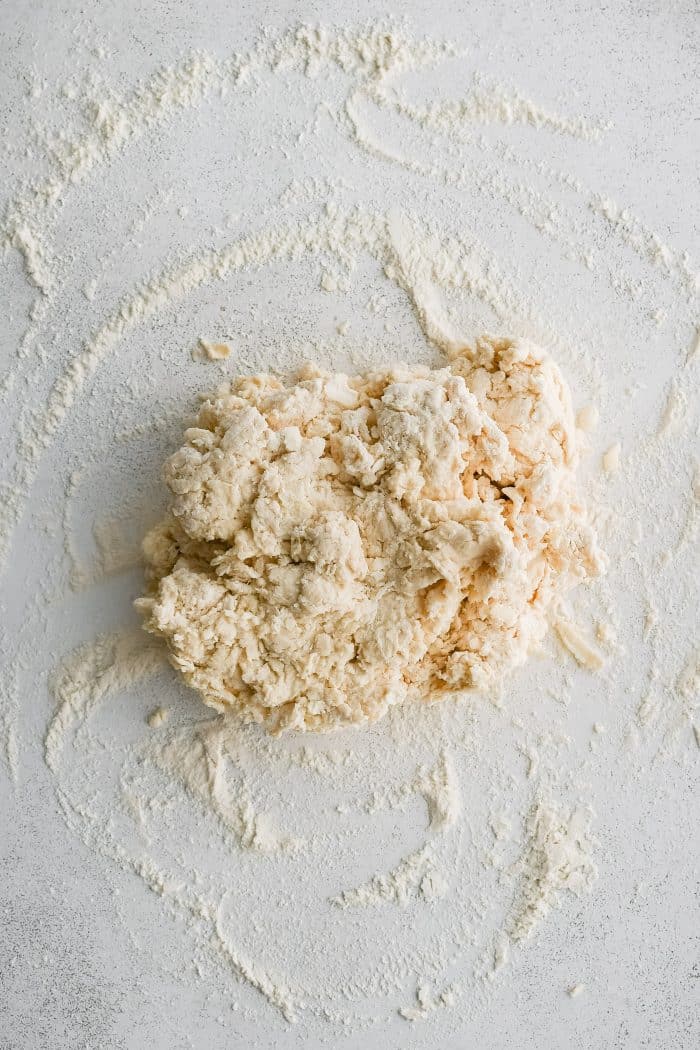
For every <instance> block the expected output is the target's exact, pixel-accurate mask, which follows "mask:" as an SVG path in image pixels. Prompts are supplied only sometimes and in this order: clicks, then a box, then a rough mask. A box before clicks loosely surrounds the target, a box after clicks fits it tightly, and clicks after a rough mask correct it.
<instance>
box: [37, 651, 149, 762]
mask: <svg viewBox="0 0 700 1050" xmlns="http://www.w3.org/2000/svg"><path fill="white" fill-rule="evenodd" d="M162 666H163V659H162V654H161V653H160V652H159V651H158V648H157V647H155V646H153V645H149V644H144V642H143V640H142V639H141V638H140V637H139V635H138V633H134V632H129V633H120V634H116V635H105V636H102V637H100V638H97V639H96V640H95V641H94V642H93V643H91V644H89V645H84V646H81V647H80V648H79V649H78V650H77V651H76V652H75V654H74V655H73V656H72V657H71V659H70V660H69V661H68V663H67V664H66V665H65V666H64V667H63V668H61V670H60V671H59V672H57V673H56V675H55V677H54V681H53V687H52V688H53V693H54V696H55V702H56V709H55V711H54V713H53V716H52V718H51V721H50V723H49V728H48V730H47V733H46V739H45V741H44V753H45V757H46V764H47V765H48V767H49V769H51V770H54V771H55V770H56V769H57V768H58V766H59V764H60V762H61V760H62V757H63V753H64V750H65V747H66V744H67V742H68V737H69V734H70V733H71V731H72V730H79V728H80V726H81V724H82V723H83V722H84V721H85V719H86V718H87V717H88V715H90V714H91V713H92V711H93V710H94V708H95V707H96V706H97V705H98V704H99V703H100V702H101V701H102V700H104V698H105V697H107V696H108V695H109V694H110V693H113V692H117V691H119V690H124V689H126V688H128V687H129V686H131V685H134V684H135V683H137V682H139V681H141V680H142V679H144V678H146V677H148V676H150V675H152V674H156V673H157V672H158V671H159V670H160V669H161V668H162Z"/></svg>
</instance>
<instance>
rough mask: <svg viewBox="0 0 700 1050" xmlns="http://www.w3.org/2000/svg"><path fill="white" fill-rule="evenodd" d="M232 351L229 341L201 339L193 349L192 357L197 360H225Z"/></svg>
mask: <svg viewBox="0 0 700 1050" xmlns="http://www.w3.org/2000/svg"><path fill="white" fill-rule="evenodd" d="M230 353H231V347H230V346H229V345H228V343H209V342H207V340H206V339H200V340H199V342H198V343H197V346H196V348H195V349H194V350H193V351H192V357H193V358H194V359H195V360H197V361H203V360H205V359H208V360H209V361H224V360H225V359H226V358H227V357H229V355H230Z"/></svg>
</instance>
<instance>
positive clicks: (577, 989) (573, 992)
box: [566, 984, 586, 999]
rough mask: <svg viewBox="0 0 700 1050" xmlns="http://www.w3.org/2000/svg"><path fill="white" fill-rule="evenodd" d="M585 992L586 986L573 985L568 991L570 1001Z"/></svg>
mask: <svg viewBox="0 0 700 1050" xmlns="http://www.w3.org/2000/svg"><path fill="white" fill-rule="evenodd" d="M585 990H586V986H585V984H573V985H572V986H571V988H569V989H567V993H566V994H567V995H568V996H569V998H570V999H577V998H578V996H579V995H582V994H583V992H585Z"/></svg>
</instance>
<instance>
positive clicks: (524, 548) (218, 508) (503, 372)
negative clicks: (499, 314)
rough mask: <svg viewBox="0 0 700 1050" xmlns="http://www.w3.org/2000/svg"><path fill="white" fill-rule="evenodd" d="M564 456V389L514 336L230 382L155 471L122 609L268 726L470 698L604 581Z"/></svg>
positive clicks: (568, 433) (210, 692)
mask: <svg viewBox="0 0 700 1050" xmlns="http://www.w3.org/2000/svg"><path fill="white" fill-rule="evenodd" d="M577 459H578V456H577V449H576V426H575V421H574V417H573V412H572V408H571V400H570V396H569V392H568V389H567V387H566V384H565V383H564V380H563V378H562V376H561V373H560V372H559V370H558V368H557V366H556V365H555V364H554V363H553V362H552V361H551V359H550V358H549V357H548V356H547V355H546V354H545V353H544V352H543V351H542V350H540V349H539V348H538V347H536V346H534V345H533V344H532V343H530V342H527V341H512V340H496V339H492V338H490V337H485V338H483V339H481V340H479V341H478V342H477V344H476V345H475V346H474V347H471V348H465V349H463V350H460V351H459V352H457V353H455V354H454V355H453V356H452V357H451V359H450V361H449V363H448V365H447V366H446V367H444V368H440V369H433V370H431V369H429V368H427V367H408V366H403V365H400V366H396V367H391V368H388V369H387V370H386V371H373V372H367V373H365V374H363V375H358V376H346V375H331V374H329V373H327V372H323V371H320V370H318V369H316V368H312V367H310V366H307V367H306V368H305V369H304V370H302V372H300V373H299V374H298V375H297V376H296V377H295V379H294V380H293V381H289V382H284V381H282V380H280V379H278V378H276V377H274V376H272V375H257V376H247V377H239V378H236V379H234V380H233V381H232V382H231V383H230V384H226V385H224V386H222V387H220V388H219V389H218V390H217V392H216V393H215V394H214V395H213V396H211V397H210V398H209V399H208V400H206V401H205V402H204V403H203V405H202V407H201V409H200V412H199V416H198V418H197V423H196V426H194V427H192V428H190V429H188V430H187V431H186V432H185V443H184V445H183V446H182V448H181V449H180V450H179V451H178V452H176V453H175V455H173V456H172V457H171V458H170V459H169V460H168V461H167V463H166V465H165V480H166V483H167V485H168V487H169V488H170V491H171V493H172V506H171V513H170V515H169V516H168V517H167V519H166V520H165V521H163V522H162V523H161V524H160V525H158V526H156V528H155V529H153V530H152V531H151V532H150V533H149V534H148V536H147V537H146V540H145V541H144V553H145V558H146V564H147V574H148V591H147V594H146V596H145V597H143V598H141V599H139V600H138V602H137V606H138V607H139V608H140V610H141V612H142V614H143V616H144V625H145V627H146V629H147V630H148V631H151V632H153V633H155V634H159V635H162V636H163V637H164V638H165V639H166V641H167V643H168V648H169V651H170V657H171V661H172V663H173V664H174V666H175V667H176V668H178V669H179V670H180V671H181V672H182V674H183V675H184V677H185V679H186V680H187V682H188V683H189V684H190V685H191V686H193V687H194V688H195V689H196V690H198V691H199V693H200V694H201V696H202V698H203V699H204V700H205V701H206V703H208V704H210V705H211V706H212V707H215V708H217V709H219V710H233V711H235V712H237V713H238V714H239V715H240V716H242V717H243V719H244V720H246V721H255V722H260V723H262V724H264V725H265V726H266V727H267V728H268V729H269V730H270V731H272V732H279V731H280V730H282V729H284V728H287V727H293V728H297V729H307V730H323V729H332V728H335V727H339V726H341V725H344V724H359V723H363V722H371V721H374V720H375V719H377V718H380V717H381V716H382V715H383V714H384V713H385V712H386V710H387V709H388V707H389V706H390V705H392V704H396V703H400V702H401V701H403V700H404V699H405V698H406V696H407V695H408V694H409V692H411V693H413V694H415V695H419V696H421V697H422V698H423V699H425V700H428V701H431V700H435V699H440V698H442V697H444V696H446V695H449V694H450V693H453V692H455V691H458V690H463V689H486V688H488V687H489V686H490V685H491V684H493V683H495V682H497V681H498V680H499V679H500V678H501V677H502V675H503V674H504V673H505V672H506V671H507V670H508V669H510V668H512V667H513V666H515V665H517V664H519V663H521V662H522V661H523V660H524V659H525V658H526V656H527V654H528V652H529V651H530V650H531V649H532V648H533V647H534V646H536V645H537V643H539V642H540V641H541V639H542V638H543V636H544V634H545V633H546V630H547V622H548V621H547V617H548V612H549V611H550V610H551V607H552V605H553V603H554V602H555V601H556V600H557V599H558V598H560V597H561V596H562V595H563V594H564V593H565V592H566V591H567V590H569V589H570V588H571V587H572V586H574V585H575V584H577V583H578V582H580V581H582V580H584V579H586V578H588V577H592V576H595V575H597V574H598V573H600V572H601V571H602V568H603V556H602V555H601V553H600V551H599V549H598V547H597V544H596V540H595V536H594V533H593V531H592V528H591V526H590V524H589V522H588V518H587V514H586V510H585V506H584V504H583V502H582V500H581V498H580V496H579V492H578V488H577V483H576V474H575V469H576V465H577Z"/></svg>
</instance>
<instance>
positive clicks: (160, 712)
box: [147, 707, 170, 729]
mask: <svg viewBox="0 0 700 1050" xmlns="http://www.w3.org/2000/svg"><path fill="white" fill-rule="evenodd" d="M169 714H170V712H169V711H168V709H167V707H156V708H155V710H153V711H151V713H150V715H149V716H148V718H147V722H148V724H149V726H150V727H151V729H158V728H160V726H162V725H164V723H165V722H167V720H168V716H169Z"/></svg>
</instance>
